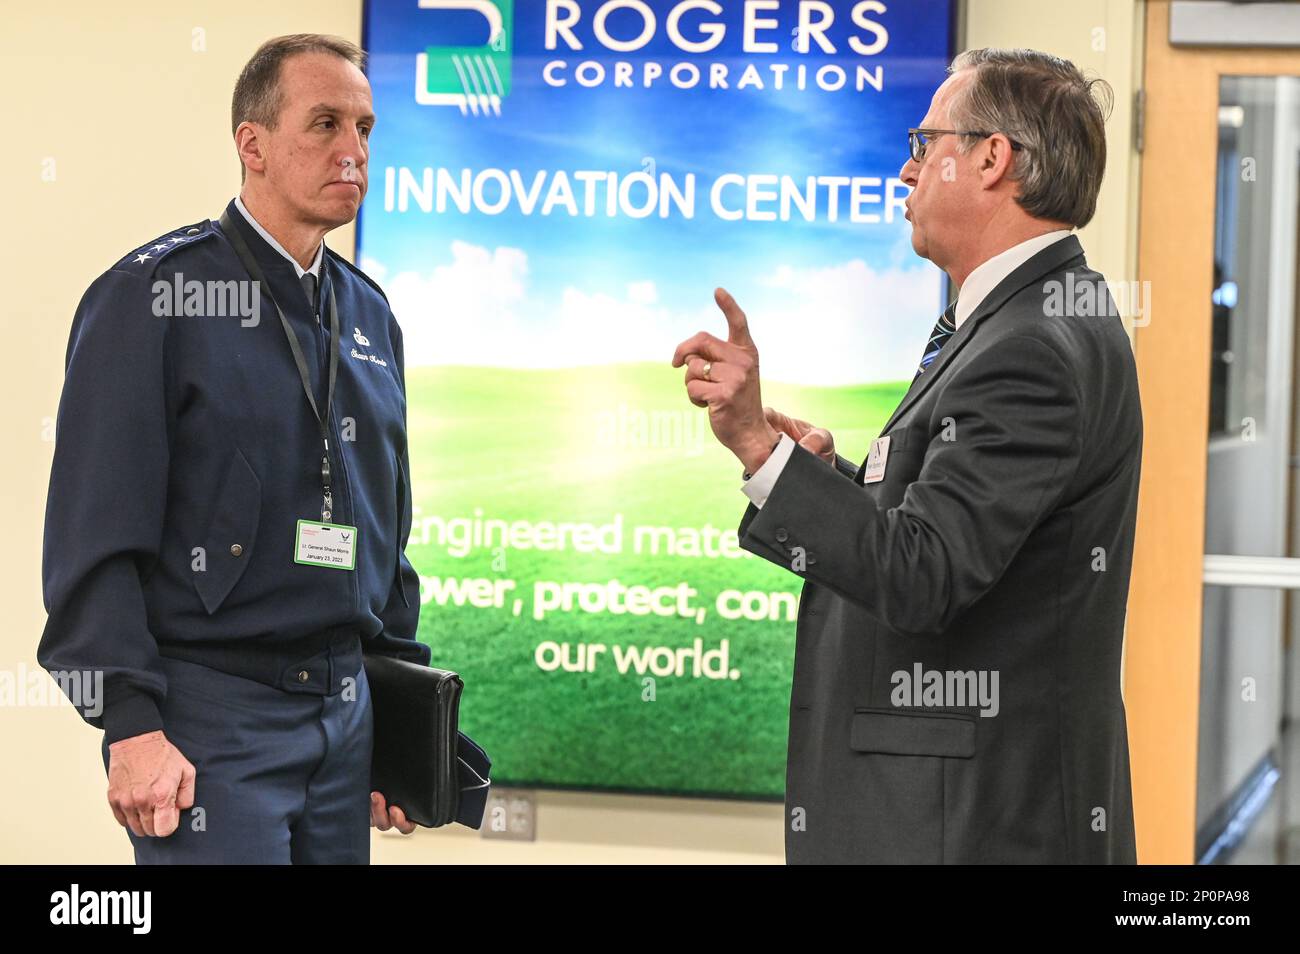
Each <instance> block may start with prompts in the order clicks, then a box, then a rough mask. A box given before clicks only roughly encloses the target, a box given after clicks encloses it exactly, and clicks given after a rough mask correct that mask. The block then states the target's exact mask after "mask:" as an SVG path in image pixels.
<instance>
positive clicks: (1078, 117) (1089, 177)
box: [948, 48, 1114, 228]
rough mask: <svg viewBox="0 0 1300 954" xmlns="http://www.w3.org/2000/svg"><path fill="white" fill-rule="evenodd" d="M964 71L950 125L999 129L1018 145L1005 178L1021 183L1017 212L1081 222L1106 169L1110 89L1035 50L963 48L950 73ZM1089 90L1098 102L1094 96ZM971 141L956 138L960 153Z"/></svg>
mask: <svg viewBox="0 0 1300 954" xmlns="http://www.w3.org/2000/svg"><path fill="white" fill-rule="evenodd" d="M965 69H973V70H974V71H975V75H974V76H973V77H972V80H971V82H970V83H968V84H967V85H966V87H965V89H963V90H961V91H959V92H957V93H955V94H954V95H953V98H952V102H951V104H950V106H949V110H948V118H949V120H950V121H951V122H952V127H953V128H954V129H962V130H967V129H969V130H979V131H984V132H990V133H993V132H1000V133H1003V134H1004V135H1005V136H1006V137H1007V138H1008V139H1014V140H1015V141H1016V142H1018V143H1020V144H1021V146H1022V147H1023V148H1022V149H1020V150H1019V151H1015V152H1013V153H1012V157H1013V158H1012V169H1011V172H1010V173H1009V177H1010V178H1011V179H1012V180H1014V181H1016V182H1019V183H1020V194H1019V195H1018V196H1016V201H1017V202H1018V203H1019V204H1020V207H1021V208H1023V209H1024V210H1025V211H1026V212H1027V213H1028V214H1030V215H1032V216H1034V217H1035V218H1040V219H1051V220H1053V221H1059V222H1068V223H1070V224H1071V225H1072V226H1074V227H1075V228H1082V227H1083V226H1084V225H1087V224H1088V222H1089V221H1091V219H1092V216H1093V213H1095V212H1096V211H1097V193H1098V192H1099V191H1100V189H1101V179H1102V176H1103V175H1104V174H1105V171H1106V117H1107V116H1109V115H1110V111H1111V109H1112V107H1113V106H1114V91H1113V90H1112V89H1111V87H1110V84H1109V83H1107V82H1106V81H1105V80H1103V79H1101V78H1100V77H1094V78H1092V79H1088V78H1087V77H1085V76H1084V75H1083V73H1082V72H1080V71H1079V68H1078V67H1077V66H1075V65H1074V64H1073V63H1071V62H1070V61H1069V60H1063V59H1061V58H1060V57H1059V56H1052V55H1051V54H1050V53H1041V52H1039V51H1038V50H1002V49H991V48H990V49H981V50H967V51H966V52H965V53H962V54H960V55H959V56H958V57H957V58H956V59H954V60H953V61H952V64H951V65H950V66H949V67H948V72H949V73H956V72H958V71H960V70H965ZM1094 88H1095V89H1096V90H1097V91H1098V93H1099V94H1100V99H1101V102H1099V101H1098V99H1095V98H1094V97H1093V90H1094ZM1103 107H1104V112H1103ZM976 142H978V137H973V136H962V137H959V144H958V147H957V148H958V151H959V152H961V153H963V154H965V153H968V152H970V150H971V149H973V148H974V147H975V144H976Z"/></svg>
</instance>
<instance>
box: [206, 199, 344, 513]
mask: <svg viewBox="0 0 1300 954" xmlns="http://www.w3.org/2000/svg"><path fill="white" fill-rule="evenodd" d="M220 222H221V231H222V232H224V233H225V235H226V238H228V239H230V244H231V245H233V246H234V248H235V254H236V255H238V256H239V260H240V261H241V262H243V263H244V268H245V269H246V270H247V271H248V274H249V277H250V278H252V279H253V280H254V281H256V282H257V283H258V286H259V287H260V288H261V290H262V291H263V292H265V293H266V297H267V298H269V299H271V304H272V305H274V306H275V312H276V314H277V315H279V316H280V327H282V328H283V329H284V336H285V338H287V339H288V340H289V350H290V351H292V352H293V360H294V363H295V364H296V365H297V366H298V377H299V378H301V379H302V390H303V393H304V394H306V395H307V403H308V404H310V405H311V412H312V414H314V415H316V423H317V424H319V425H320V436H321V441H322V443H323V444H324V445H325V453H324V455H323V456H322V457H321V461H320V481H321V492H322V495H323V496H322V498H321V508H320V518H321V522H322V523H329V522H330V517H331V516H332V515H333V510H334V495H333V494H331V493H330V427H329V424H330V416H329V415H330V405H331V404H332V403H333V401H334V379H335V377H336V375H337V371H338V364H339V311H338V305H337V304H335V301H334V283H333V282H330V308H329V311H330V372H329V388H328V390H327V391H326V392H325V413H324V414H323V415H322V414H321V413H320V411H319V410H317V408H316V397H315V395H313V394H312V388H311V375H310V374H309V373H308V371H307V359H306V358H304V357H303V353H302V345H301V344H299V342H298V336H297V334H295V333H294V330H293V328H291V327H290V326H289V319H288V318H286V317H285V316H284V311H283V310H281V308H280V303H279V302H277V301H276V300H275V295H273V294H272V293H271V284H270V282H268V281H267V280H266V277H265V276H264V275H263V274H262V269H261V266H259V265H258V264H257V259H255V258H254V257H253V252H252V250H251V249H249V247H248V243H247V242H246V241H244V236H243V235H241V234H240V232H239V228H238V226H236V225H235V223H234V222H233V221H232V220H231V218H230V212H229V211H228V210H227V211H225V212H222V213H221V219H220ZM321 264H322V271H323V270H324V267H323V266H324V260H323V258H322V263H321Z"/></svg>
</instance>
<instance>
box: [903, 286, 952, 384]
mask: <svg viewBox="0 0 1300 954" xmlns="http://www.w3.org/2000/svg"><path fill="white" fill-rule="evenodd" d="M956 330H957V303H956V302H953V303H952V304H951V305H949V306H948V309H947V310H946V311H945V312H944V313H943V314H942V315H940V316H939V320H938V321H937V322H935V324H934V331H932V332H930V341H929V343H928V344H927V345H926V346H925V354H923V355H922V356H921V366H920V367H919V368H917V369H916V374H914V375H913V376H912V380H913V381H915V380H916V379H917V378H919V377H920V376H921V373H922V372H923V371H925V369H926V368H928V367H929V366H930V365H932V364H933V363H934V359H935V358H937V357H939V351H940V350H941V349H942V348H943V346H944V345H945V344H947V343H948V339H949V338H951V337H952V336H953V332H955V331H956Z"/></svg>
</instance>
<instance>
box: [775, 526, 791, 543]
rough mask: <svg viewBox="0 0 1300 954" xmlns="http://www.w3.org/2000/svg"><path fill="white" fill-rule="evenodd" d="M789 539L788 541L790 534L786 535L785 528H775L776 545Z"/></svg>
mask: <svg viewBox="0 0 1300 954" xmlns="http://www.w3.org/2000/svg"><path fill="white" fill-rule="evenodd" d="M789 539H790V534H788V533H786V532H785V527H777V528H776V542H777V543H785V541H787V540H789Z"/></svg>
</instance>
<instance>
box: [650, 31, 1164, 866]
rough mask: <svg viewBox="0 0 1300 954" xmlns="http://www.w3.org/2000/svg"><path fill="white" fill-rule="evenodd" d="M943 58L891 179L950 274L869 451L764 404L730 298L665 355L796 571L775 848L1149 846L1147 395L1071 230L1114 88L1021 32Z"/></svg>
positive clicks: (936, 858)
mask: <svg viewBox="0 0 1300 954" xmlns="http://www.w3.org/2000/svg"><path fill="white" fill-rule="evenodd" d="M949 69H950V73H951V75H950V76H949V77H948V78H947V80H946V81H945V82H944V83H943V85H942V86H940V87H939V89H938V91H937V92H936V93H935V95H934V98H933V101H932V102H931V106H930V111H929V113H928V114H927V115H926V117H925V119H924V120H923V122H922V125H921V127H920V129H919V130H913V131H912V132H911V133H910V134H909V135H910V137H911V149H912V156H911V158H910V159H909V161H908V162H907V163H906V164H905V165H904V166H903V169H902V173H901V176H902V178H903V180H904V181H905V182H907V183H908V185H910V186H912V187H913V191H912V193H911V195H910V196H909V198H908V203H907V204H908V213H907V215H908V218H909V219H910V220H911V222H912V246H913V248H914V249H915V250H916V252H917V253H918V254H919V255H922V256H924V257H925V258H928V259H930V260H931V261H933V262H934V263H935V264H937V265H938V266H940V267H941V268H943V269H944V270H945V271H946V272H947V273H948V275H949V277H950V278H951V280H952V282H953V284H954V286H959V288H960V292H959V294H958V297H957V301H956V302H955V303H954V305H953V306H950V307H949V309H948V310H947V311H946V312H945V313H944V316H943V317H941V318H940V320H939V323H938V324H937V325H936V327H935V329H934V331H933V332H932V334H931V336H930V339H929V341H928V343H927V344H926V347H925V349H924V351H923V356H922V359H921V362H920V368H919V369H918V371H917V375H916V378H915V379H914V381H913V383H912V385H911V387H910V389H909V390H908V392H907V394H906V396H905V397H904V398H903V401H902V403H901V404H900V405H899V406H898V409H897V410H896V411H895V412H894V413H893V415H892V416H891V417H890V419H889V421H888V423H887V424H886V425H885V427H884V429H883V431H882V432H881V436H880V437H879V438H877V440H876V441H874V442H873V443H872V447H871V452H870V454H869V455H868V457H867V460H866V461H865V462H864V464H863V465H862V466H861V467H856V466H854V465H853V464H851V463H850V462H848V461H846V460H844V458H842V457H839V456H837V455H836V454H835V451H834V443H833V441H832V439H831V436H830V435H829V434H828V433H827V432H826V431H825V430H822V429H819V428H813V427H811V426H810V425H808V424H806V423H805V422H803V421H799V420H796V419H793V418H790V417H787V416H785V415H783V414H780V413H778V412H775V411H773V410H771V409H767V410H766V412H765V410H764V408H763V406H762V401H761V397H760V393H759V376H758V352H757V350H756V349H755V347H754V344H753V341H752V340H751V339H750V337H749V331H748V327H747V323H746V319H745V315H744V313H743V312H742V311H741V310H740V308H739V307H738V306H737V305H736V303H735V301H734V300H733V299H732V298H731V296H730V295H728V294H727V293H726V292H725V291H723V290H721V289H719V290H718V292H717V293H716V297H717V300H718V304H719V306H720V307H721V308H722V310H723V312H724V314H725V315H726V318H727V322H728V326H729V335H728V340H727V341H721V340H720V339H718V338H715V337H713V336H712V335H709V334H707V333H704V332H701V333H700V334H697V335H695V336H694V337H692V338H690V339H688V340H687V341H685V342H683V343H682V344H681V345H680V346H679V347H678V349H677V353H676V355H675V356H674V359H673V360H674V365H675V366H680V365H682V364H685V365H686V366H687V371H686V381H687V391H688V394H689V396H690V398H691V400H692V401H693V402H694V403H696V404H697V405H700V406H707V407H708V409H709V419H710V423H711V425H712V428H713V431H714V434H715V435H716V436H717V438H718V439H719V441H721V443H722V444H724V445H725V446H726V447H728V448H729V449H730V450H732V451H733V452H734V453H735V454H736V456H737V457H738V458H739V459H740V461H741V462H742V464H743V465H744V469H745V484H744V487H743V489H744V492H745V494H746V495H747V496H748V497H749V498H750V500H751V504H750V506H749V508H748V510H747V511H746V513H745V516H744V518H743V520H742V521H741V524H740V538H741V544H742V545H743V546H744V547H745V548H746V549H748V550H751V551H752V552H754V553H756V554H758V555H760V556H762V557H765V558H766V559H768V560H771V561H772V562H774V563H777V564H780V565H781V566H783V567H786V568H788V569H790V570H792V571H793V572H794V573H796V574H798V575H799V576H801V577H803V578H804V580H805V584H804V588H803V596H802V600H801V602H800V612H799V624H798V636H797V644H796V650H795V662H794V684H793V688H792V693H791V701H790V737H789V755H788V763H787V777H786V810H787V831H786V857H787V860H788V861H790V862H922V863H939V862H958V863H962V862H1011V863H1017V862H1028V863H1042V862H1102V863H1115V862H1127V863H1132V862H1134V861H1135V860H1136V859H1135V846H1134V832H1133V806H1132V795H1131V787H1130V781H1129V757H1128V738H1127V729H1126V724H1125V716H1124V702H1123V699H1122V697H1121V694H1120V674H1121V658H1122V644H1123V632H1124V614H1125V603H1126V600H1127V594H1128V582H1129V571H1130V568H1131V562H1132V543H1133V529H1134V520H1135V511H1136V507H1137V492H1138V471H1139V462H1140V456H1141V445H1142V420H1141V408H1140V405H1139V401H1138V390H1137V375H1136V369H1135V366H1134V361H1133V355H1132V351H1131V349H1130V346H1129V341H1128V337H1127V335H1126V334H1125V332H1124V329H1123V327H1122V324H1121V319H1120V317H1119V316H1118V313H1117V311H1116V309H1115V307H1114V304H1113V300H1112V298H1111V296H1110V294H1109V289H1108V288H1107V287H1106V286H1105V285H1104V283H1103V282H1104V280H1103V279H1102V277H1101V276H1100V275H1099V274H1098V273H1097V272H1095V271H1093V270H1091V269H1089V268H1088V267H1087V264H1086V263H1085V260H1084V256H1083V251H1082V249H1081V247H1080V245H1079V240H1078V239H1077V238H1076V237H1075V236H1074V235H1072V234H1070V230H1071V229H1073V228H1077V227H1080V226H1082V225H1084V224H1086V223H1087V222H1088V221H1089V219H1091V218H1092V215H1093V212H1094V210H1095V207H1096V197H1097V191H1098V189H1099V187H1100V184H1101V178H1102V173H1103V170H1104V168H1105V159H1106V147H1105V131H1104V115H1103V112H1102V108H1101V105H1100V104H1099V103H1098V101H1097V99H1095V98H1094V96H1093V90H1094V86H1096V87H1098V88H1099V89H1098V91H1099V92H1100V93H1102V94H1103V95H1102V97H1101V98H1102V99H1103V100H1104V99H1106V98H1107V94H1108V93H1109V88H1108V87H1107V86H1106V85H1105V83H1104V82H1102V81H1100V80H1091V81H1089V80H1086V79H1085V78H1084V77H1083V76H1082V75H1081V74H1080V73H1079V71H1078V70H1077V69H1076V68H1075V67H1074V66H1073V65H1072V64H1070V63H1067V62H1065V61H1063V60H1060V59H1058V58H1056V57H1053V56H1049V55H1046V54H1043V53H1038V52H1034V51H1028V50H1016V51H1005V50H976V51H972V52H968V53H965V54H963V55H962V56H959V57H958V58H957V59H956V60H955V61H954V62H953V65H952V66H951V67H950V68H949ZM863 346H864V347H867V346H869V343H867V342H864V344H863ZM809 360H812V361H815V360H816V345H815V342H814V343H813V345H812V348H811V351H810V354H809Z"/></svg>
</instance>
